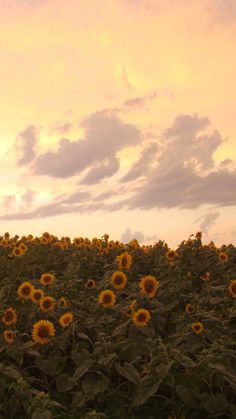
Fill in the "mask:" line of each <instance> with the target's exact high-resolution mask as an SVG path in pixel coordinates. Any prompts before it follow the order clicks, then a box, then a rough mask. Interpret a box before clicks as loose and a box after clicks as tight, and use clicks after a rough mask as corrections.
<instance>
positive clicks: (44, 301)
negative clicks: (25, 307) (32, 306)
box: [39, 297, 56, 313]
mask: <svg viewBox="0 0 236 419" xmlns="http://www.w3.org/2000/svg"><path fill="white" fill-rule="evenodd" d="M55 305H56V301H55V300H54V298H52V297H42V298H41V299H40V301H39V307H40V309H41V310H42V311H43V312H44V313H49V311H52V310H54V308H55Z"/></svg>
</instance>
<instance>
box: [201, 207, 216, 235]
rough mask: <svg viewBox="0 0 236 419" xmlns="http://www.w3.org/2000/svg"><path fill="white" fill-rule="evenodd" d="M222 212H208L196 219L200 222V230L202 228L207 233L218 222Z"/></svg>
mask: <svg viewBox="0 0 236 419" xmlns="http://www.w3.org/2000/svg"><path fill="white" fill-rule="evenodd" d="M219 215H220V213H219V212H208V213H207V214H206V215H204V216H202V217H199V218H198V219H197V220H196V223H199V222H200V221H201V223H200V224H199V230H201V231H202V232H203V233H205V234H207V233H208V231H209V230H210V228H211V227H212V226H213V225H214V224H215V223H216V220H217V218H219Z"/></svg>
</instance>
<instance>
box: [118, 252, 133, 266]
mask: <svg viewBox="0 0 236 419" xmlns="http://www.w3.org/2000/svg"><path fill="white" fill-rule="evenodd" d="M116 262H117V266H118V268H119V269H129V268H130V266H131V265H132V256H131V255H130V254H129V253H128V252H124V253H121V255H119V256H117V257H116Z"/></svg>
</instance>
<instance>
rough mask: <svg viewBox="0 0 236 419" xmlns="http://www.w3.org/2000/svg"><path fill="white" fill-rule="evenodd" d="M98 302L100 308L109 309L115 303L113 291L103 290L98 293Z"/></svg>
mask: <svg viewBox="0 0 236 419" xmlns="http://www.w3.org/2000/svg"><path fill="white" fill-rule="evenodd" d="M98 302H99V304H101V306H102V307H105V308H106V307H111V306H113V305H114V304H115V302H116V296H115V294H114V292H113V291H111V290H104V291H102V292H100V294H99V297H98Z"/></svg>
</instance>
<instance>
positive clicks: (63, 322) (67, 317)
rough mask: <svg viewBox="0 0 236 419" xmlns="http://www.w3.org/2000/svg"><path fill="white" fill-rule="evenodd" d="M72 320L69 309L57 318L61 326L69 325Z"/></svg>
mask: <svg viewBox="0 0 236 419" xmlns="http://www.w3.org/2000/svg"><path fill="white" fill-rule="evenodd" d="M72 321H73V314H72V313H71V312H70V311H67V312H66V313H65V314H62V316H61V317H60V318H59V323H60V325H61V326H62V327H66V326H69V325H70V324H71V322H72Z"/></svg>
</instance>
